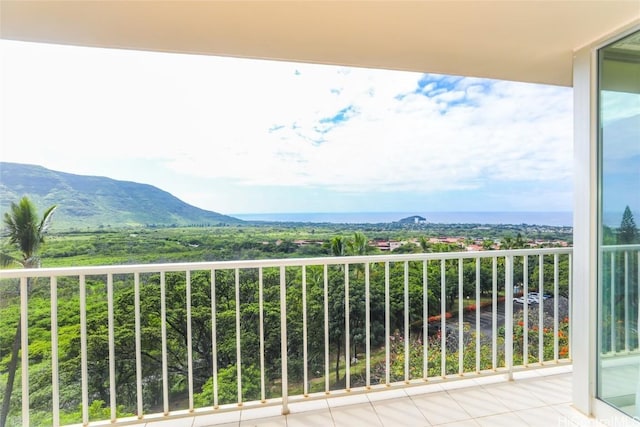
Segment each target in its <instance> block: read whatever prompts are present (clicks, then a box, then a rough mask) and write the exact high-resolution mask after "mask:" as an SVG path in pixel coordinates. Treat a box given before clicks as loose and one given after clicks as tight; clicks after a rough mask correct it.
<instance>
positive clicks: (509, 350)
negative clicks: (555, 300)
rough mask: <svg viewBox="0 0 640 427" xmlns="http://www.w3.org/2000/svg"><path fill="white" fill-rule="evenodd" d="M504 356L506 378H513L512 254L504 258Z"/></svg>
mask: <svg viewBox="0 0 640 427" xmlns="http://www.w3.org/2000/svg"><path fill="white" fill-rule="evenodd" d="M504 264H505V265H504V267H505V268H504V271H505V272H504V274H505V278H504V287H505V301H504V358H505V363H506V365H507V379H508V380H509V381H511V380H513V255H507V256H506V257H505V259H504Z"/></svg>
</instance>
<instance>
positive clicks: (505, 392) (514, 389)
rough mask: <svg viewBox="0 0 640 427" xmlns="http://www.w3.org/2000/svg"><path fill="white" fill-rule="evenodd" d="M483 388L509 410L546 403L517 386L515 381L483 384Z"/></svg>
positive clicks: (534, 406) (528, 407)
mask: <svg viewBox="0 0 640 427" xmlns="http://www.w3.org/2000/svg"><path fill="white" fill-rule="evenodd" d="M483 390H485V391H486V392H487V393H488V394H490V395H491V396H493V397H494V398H496V399H497V400H499V401H500V402H502V403H503V404H504V405H505V406H506V407H507V408H508V409H509V410H510V411H517V410H521V409H530V408H536V407H540V406H544V405H546V404H545V403H544V402H543V401H542V400H541V399H539V398H538V397H536V396H535V395H534V394H533V393H531V391H530V390H528V389H527V388H525V387H521V386H519V385H518V384H517V383H515V382H509V383H506V384H493V385H489V386H484V387H483Z"/></svg>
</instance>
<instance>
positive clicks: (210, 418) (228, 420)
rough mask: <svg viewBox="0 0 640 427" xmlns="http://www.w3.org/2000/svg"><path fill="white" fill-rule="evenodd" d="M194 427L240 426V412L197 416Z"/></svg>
mask: <svg viewBox="0 0 640 427" xmlns="http://www.w3.org/2000/svg"><path fill="white" fill-rule="evenodd" d="M194 418H195V419H194V421H193V426H192V427H209V426H212V425H219V424H234V425H236V426H237V425H239V424H240V411H229V412H221V413H219V414H207V415H197V416H196V417H194Z"/></svg>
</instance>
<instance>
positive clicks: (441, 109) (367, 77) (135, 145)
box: [0, 41, 572, 194]
mask: <svg viewBox="0 0 640 427" xmlns="http://www.w3.org/2000/svg"><path fill="white" fill-rule="evenodd" d="M0 46H1V48H2V52H3V55H4V59H5V64H4V66H3V69H4V70H3V88H2V89H3V93H4V95H3V98H4V101H3V103H4V106H3V110H4V111H3V122H4V123H3V131H2V132H3V133H2V136H3V140H4V141H3V149H2V150H3V152H2V157H3V159H6V160H10V161H21V162H26V161H28V162H33V163H38V164H43V165H45V166H48V167H52V168H59V169H62V170H65V171H70V172H76V173H92V174H96V173H98V174H108V175H109V176H112V177H116V178H126V179H136V180H139V181H142V182H147V181H148V180H145V179H144V178H137V177H136V173H139V174H140V176H141V177H143V176H144V171H138V172H136V171H135V170H134V169H131V168H130V169H127V170H126V171H124V170H123V171H122V173H121V174H120V176H119V175H118V171H113V172H110V173H107V172H104V171H103V169H105V168H108V167H111V168H113V167H114V166H113V165H117V164H118V162H119V161H121V160H122V159H123V158H126V159H157V160H158V161H160V162H162V163H164V164H165V165H166V167H167V168H168V171H167V174H174V175H176V174H177V175H179V176H184V177H192V178H194V181H193V182H197V181H203V182H204V181H207V180H211V179H225V180H227V182H236V183H238V184H240V185H246V186H308V187H327V188H329V189H332V190H334V191H347V192H348V191H358V192H367V191H372V192H379V191H383V192H386V191H391V192H393V191H415V192H430V191H445V190H452V189H453V190H455V189H469V188H479V187H481V186H482V185H483V184H484V183H487V182H490V181H513V180H515V181H528V180H533V181H556V180H567V179H569V178H570V176H571V169H570V165H571V156H572V147H571V141H572V136H571V128H572V126H571V110H572V106H571V92H570V89H567V88H556V87H544V86H537V85H528V84H517V83H511V82H498V81H487V80H482V79H476V78H459V77H452V76H434V75H422V74H418V73H407V72H395V71H384V70H367V69H357V68H341V67H327V66H315V65H307V64H291V63H285V62H264V61H249V60H235V59H229V58H214V57H205V56H190V55H168V54H158V53H141V52H130V51H112V50H100V49H84V48H70V47H64V46H41V45H33V44H28V43H16V42H7V41H2V44H1V45H0ZM421 86H422V87H421ZM345 109H349V112H348V114H345V118H344V120H342V121H339V120H338V121H334V122H327V121H326V119H328V118H332V117H335V116H336V115H337V114H339V112H340V111H343V110H345ZM323 120H325V121H324V122H323ZM25 147H30V149H28V150H27V149H25ZM31 147H33V148H35V149H31ZM100 168H103V169H100ZM105 170H106V169H105ZM195 185H196V184H194V186H195ZM201 192H202V191H199V190H197V189H195V188H193V189H191V190H190V193H192V194H199V193H201Z"/></svg>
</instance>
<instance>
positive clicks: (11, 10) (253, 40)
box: [0, 0, 640, 86]
mask: <svg viewBox="0 0 640 427" xmlns="http://www.w3.org/2000/svg"><path fill="white" fill-rule="evenodd" d="M639 19H640V0H630V1H629V0H603V1H598V0H588V1H582V0H570V1H525V0H512V1H455V0H454V1H452V0H447V1H384V2H383V1H349V2H346V1H344V2H343V1H270V0H262V1H243V0H235V1H151V0H149V1H144V0H138V1H122V0H111V1H98V0H90V1H66V0H65V1H60V0H49V1H26V0H2V1H1V2H0V36H1V37H2V38H4V39H12V40H23V41H34V42H46V43H59V44H70V45H80V46H96V47H107V48H124V49H138V50H150V51H162V52H181V53H194V54H206V55H222V56H233V57H246V58H263V59H276V60H287V61H300V62H314V63H323V64H341V65H349V66H362V67H373V68H387V69H397V70H410V71H420V72H433V73H442V74H454V75H466V76H477V77H488V78H496V79H505V80H515V81H524V82H535V83H548V84H555V85H564V86H570V85H571V84H572V52H573V50H574V49H576V48H579V47H581V46H584V45H585V44H588V43H590V42H592V41H594V40H596V39H598V38H600V37H602V36H604V35H607V34H608V33H609V32H611V31H612V30H614V29H616V28H619V27H621V26H623V25H626V24H629V23H632V22H634V21H637V20H639Z"/></svg>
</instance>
